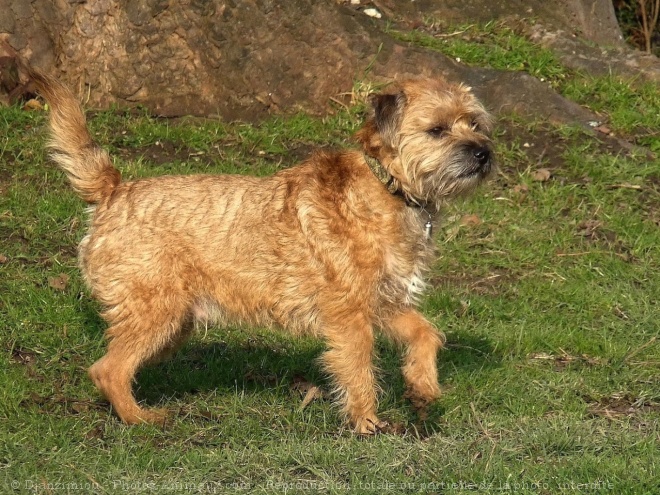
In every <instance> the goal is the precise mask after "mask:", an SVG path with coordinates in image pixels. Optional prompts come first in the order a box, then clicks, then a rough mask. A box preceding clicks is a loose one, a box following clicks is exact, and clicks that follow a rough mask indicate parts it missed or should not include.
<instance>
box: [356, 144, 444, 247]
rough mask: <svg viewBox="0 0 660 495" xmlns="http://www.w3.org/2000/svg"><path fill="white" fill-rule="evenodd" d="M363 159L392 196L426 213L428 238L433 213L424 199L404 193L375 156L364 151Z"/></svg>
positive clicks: (398, 183) (425, 227)
mask: <svg viewBox="0 0 660 495" xmlns="http://www.w3.org/2000/svg"><path fill="white" fill-rule="evenodd" d="M364 161H366V162H367V165H368V166H369V169H370V170H371V172H372V173H373V174H374V175H375V176H376V178H377V179H378V180H379V181H380V182H381V183H382V184H383V185H384V186H385V188H386V189H387V191H388V192H389V193H390V194H391V195H392V196H398V197H400V198H401V199H402V200H403V201H404V202H405V203H406V206H407V207H409V208H414V209H417V210H419V211H420V213H422V212H423V213H425V214H426V215H428V220H427V221H426V224H425V225H424V230H425V233H426V238H427V239H430V238H431V236H432V229H433V224H432V222H431V220H432V219H433V215H432V214H431V213H430V211H429V205H428V203H427V202H426V201H422V200H419V199H417V198H415V197H413V196H411V195H410V194H408V193H406V192H405V191H404V190H403V188H402V187H401V183H400V182H399V181H398V180H397V179H396V177H394V176H393V175H392V174H391V173H390V172H389V171H388V170H387V169H386V168H385V167H384V166H383V164H382V163H380V161H379V160H378V159H377V158H374V157H373V156H370V155H367V154H366V153H364Z"/></svg>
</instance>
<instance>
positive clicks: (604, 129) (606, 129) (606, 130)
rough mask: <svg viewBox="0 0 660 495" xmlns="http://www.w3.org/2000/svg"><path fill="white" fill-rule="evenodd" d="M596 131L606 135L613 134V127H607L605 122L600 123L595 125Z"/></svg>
mask: <svg viewBox="0 0 660 495" xmlns="http://www.w3.org/2000/svg"><path fill="white" fill-rule="evenodd" d="M594 131H597V132H600V133H601V134H606V135H609V134H612V129H610V128H609V127H607V126H606V125H604V124H602V125H599V126H598V127H594Z"/></svg>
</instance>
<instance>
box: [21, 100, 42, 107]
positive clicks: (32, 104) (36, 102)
mask: <svg viewBox="0 0 660 495" xmlns="http://www.w3.org/2000/svg"><path fill="white" fill-rule="evenodd" d="M43 109H44V106H43V105H42V104H41V102H40V101H39V100H35V99H32V100H28V101H26V102H25V105H23V110H43Z"/></svg>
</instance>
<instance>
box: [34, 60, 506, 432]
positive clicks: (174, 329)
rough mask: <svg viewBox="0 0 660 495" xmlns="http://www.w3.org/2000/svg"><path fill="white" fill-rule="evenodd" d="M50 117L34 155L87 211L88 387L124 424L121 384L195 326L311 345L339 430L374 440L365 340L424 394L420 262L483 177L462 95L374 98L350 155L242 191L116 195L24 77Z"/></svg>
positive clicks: (142, 188) (57, 97)
mask: <svg viewBox="0 0 660 495" xmlns="http://www.w3.org/2000/svg"><path fill="white" fill-rule="evenodd" d="M32 78H33V80H34V81H35V83H36V87H37V90H38V92H39V93H40V94H41V95H42V96H43V97H44V98H45V99H46V101H47V102H48V104H49V105H50V117H49V126H50V134H51V139H50V142H49V147H50V149H51V156H52V158H53V159H54V161H55V162H56V163H57V164H58V165H59V166H60V167H61V168H62V169H63V170H64V172H65V173H66V175H67V176H68V178H69V180H70V182H71V185H72V187H73V189H74V190H75V191H76V192H77V193H78V194H79V195H80V196H81V197H82V199H83V200H85V201H86V202H87V203H88V204H89V205H90V208H89V212H90V221H89V230H88V232H87V235H86V236H85V237H84V239H83V240H82V241H81V243H80V246H79V262H80V268H81V271H82V274H83V276H84V279H85V281H86V283H87V285H88V286H89V288H90V290H91V293H92V295H93V297H95V298H96V299H97V300H98V301H99V302H100V303H101V305H102V306H103V308H104V310H103V313H102V316H103V318H104V319H105V320H106V321H107V323H108V328H107V331H106V337H107V339H108V347H107V353H106V354H105V355H104V356H103V357H102V358H101V359H100V360H98V361H97V362H96V363H94V364H93V365H92V366H91V368H90V369H89V375H90V377H91V379H92V380H93V382H94V383H95V385H96V386H97V387H98V389H99V390H100V392H101V393H102V394H103V395H104V396H105V397H106V398H107V399H108V400H109V402H110V403H111V405H112V407H113V409H114V411H115V412H116V414H117V415H118V416H119V417H120V418H121V420H122V421H124V422H125V423H128V424H134V423H141V422H154V423H159V422H162V421H163V420H164V418H165V417H166V411H163V410H155V409H143V408H142V407H140V406H139V405H138V403H137V402H136V400H135V398H134V396H133V393H132V382H133V380H134V377H135V375H136V373H137V371H138V370H139V369H140V368H141V367H142V366H144V365H146V364H148V363H152V362H157V361H158V360H160V359H162V358H164V357H167V356H169V355H171V354H172V353H173V352H174V351H175V350H176V349H177V348H178V347H179V346H181V345H182V344H183V343H184V342H185V341H186V339H187V338H188V337H189V336H190V334H191V332H192V331H193V329H194V328H195V323H196V322H199V321H203V322H214V323H219V324H224V323H227V322H233V323H240V324H245V325H260V326H271V327H280V328H283V329H287V330H288V331H290V332H292V333H293V334H303V333H306V334H312V335H315V336H318V337H321V338H323V339H324V340H325V343H326V346H327V350H325V352H324V353H323V355H322V356H321V363H322V365H323V367H324V369H325V370H326V371H327V373H328V374H329V376H330V377H331V379H332V383H333V385H334V392H335V396H336V398H337V402H338V403H339V404H340V406H341V409H342V411H343V412H344V413H345V415H346V418H347V420H348V421H349V422H350V424H351V425H352V427H353V428H354V431H355V432H357V433H359V434H373V433H377V432H379V431H383V430H384V429H386V427H387V423H386V422H384V421H381V420H380V419H379V418H378V415H377V402H378V390H379V388H378V385H377V377H376V372H375V368H374V364H373V354H374V338H375V332H376V330H379V331H381V332H382V333H384V334H385V335H386V336H388V337H389V338H391V339H392V340H393V341H395V342H396V343H397V344H400V346H401V347H402V348H403V364H402V373H403V377H404V379H405V383H406V387H407V390H406V396H407V397H408V398H409V399H410V400H411V401H412V403H413V405H414V406H415V407H418V408H425V407H426V406H427V405H428V404H429V403H430V402H432V401H434V400H435V399H436V398H438V397H439V396H440V387H439V385H438V377H437V366H436V359H437V358H436V355H437V353H438V350H439V349H440V348H441V347H442V345H443V343H444V335H443V334H442V333H441V332H439V331H438V330H436V329H435V328H434V327H433V325H432V324H431V323H429V321H427V320H426V319H425V318H424V317H423V316H422V315H421V314H420V313H419V312H418V311H417V310H416V309H415V306H416V304H417V302H418V300H419V298H420V295H421V294H422V292H423V291H424V288H425V282H424V275H425V273H426V272H427V268H428V267H429V264H430V263H431V262H432V260H433V254H434V244H433V239H432V235H431V229H432V227H433V224H434V223H435V222H436V220H437V217H438V212H439V211H440V208H441V207H442V206H443V205H444V204H445V203H446V202H447V201H450V200H451V199H453V198H456V197H458V196H461V195H464V194H467V193H469V192H471V191H472V190H474V189H475V187H476V186H477V185H479V184H480V183H481V182H483V181H484V179H485V178H486V177H488V175H489V174H490V173H491V171H492V170H493V168H494V166H495V165H494V160H493V152H492V141H491V138H490V134H491V131H492V125H493V122H492V119H491V117H490V115H489V114H488V112H487V111H486V110H485V108H484V107H483V105H482V104H481V103H480V102H479V101H478V100H477V99H476V98H475V96H474V95H473V93H472V92H471V90H470V88H468V87H466V86H464V85H461V84H453V83H449V82H447V81H445V80H443V79H422V78H419V79H410V80H406V81H403V82H401V83H399V84H397V85H396V86H395V87H394V88H393V89H391V90H388V91H384V92H382V93H380V94H376V95H373V96H372V97H371V100H370V105H369V116H368V117H367V118H366V122H365V124H364V126H363V127H362V128H361V129H360V130H359V131H358V132H357V134H356V140H357V143H359V144H360V145H361V149H354V150H344V151H338V152H332V153H331V152H324V151H318V152H316V153H314V154H312V156H311V157H310V158H308V159H307V160H306V161H304V162H303V163H301V164H299V165H297V166H294V167H292V168H289V169H284V170H281V171H279V172H277V173H276V174H274V175H272V176H270V177H265V178H256V177H249V176H240V175H186V176H182V175H174V176H162V177H156V178H146V179H138V180H134V181H130V182H122V180H121V175H120V172H119V171H118V170H117V169H116V168H115V167H114V166H113V164H112V161H111V158H110V157H109V155H108V153H107V152H106V151H105V150H104V149H102V148H101V147H99V145H97V144H96V143H95V142H94V140H93V139H92V137H91V135H90V133H89V131H88V129H87V124H86V120H85V116H84V113H83V111H82V108H81V106H80V104H79V103H78V101H77V99H76V98H75V97H74V95H73V94H72V93H71V92H70V91H69V90H68V89H67V88H66V87H65V86H64V85H63V84H61V83H60V82H58V81H57V80H56V79H54V78H52V77H50V76H47V75H43V74H39V73H35V72H34V71H33V74H32Z"/></svg>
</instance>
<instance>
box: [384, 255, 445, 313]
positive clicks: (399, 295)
mask: <svg viewBox="0 0 660 495" xmlns="http://www.w3.org/2000/svg"><path fill="white" fill-rule="evenodd" d="M410 249H411V250H410V251H406V252H402V251H400V250H398V252H397V250H387V251H386V252H385V257H384V272H383V276H382V277H381V280H380V285H379V293H380V297H381V300H383V301H384V302H387V303H390V304H395V305H397V306H398V305H404V306H411V305H416V304H418V303H419V300H420V298H421V296H422V295H423V293H424V291H425V290H426V287H427V283H426V281H425V275H426V272H427V271H428V266H429V263H430V261H431V256H432V251H433V249H432V247H431V246H430V245H428V246H427V245H423V244H418V245H415V246H412V247H411V248H410Z"/></svg>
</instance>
